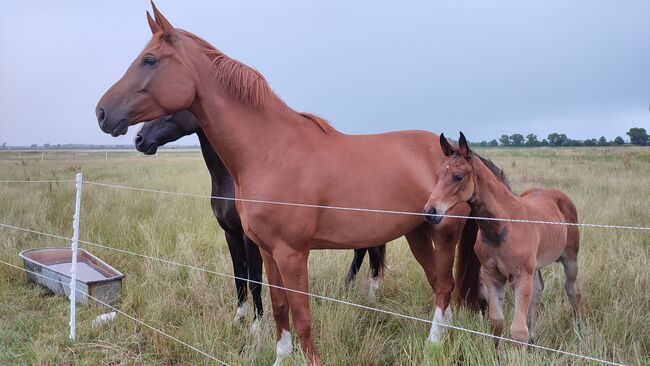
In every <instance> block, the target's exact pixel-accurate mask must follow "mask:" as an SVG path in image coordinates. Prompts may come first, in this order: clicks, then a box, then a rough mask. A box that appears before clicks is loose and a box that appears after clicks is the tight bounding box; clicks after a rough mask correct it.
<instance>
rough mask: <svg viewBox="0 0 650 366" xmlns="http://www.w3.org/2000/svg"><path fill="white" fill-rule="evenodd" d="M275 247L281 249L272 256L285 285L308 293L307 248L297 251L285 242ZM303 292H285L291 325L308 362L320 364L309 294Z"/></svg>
mask: <svg viewBox="0 0 650 366" xmlns="http://www.w3.org/2000/svg"><path fill="white" fill-rule="evenodd" d="M276 247H277V248H281V249H278V250H275V251H274V252H273V257H274V258H275V261H276V263H277V265H278V269H279V270H280V273H281V275H282V281H283V282H284V285H285V287H286V288H288V289H292V290H297V291H300V292H303V293H308V292H309V276H308V271H307V259H308V258H309V250H306V251H304V252H302V251H297V250H294V249H292V248H290V247H289V246H288V245H286V244H285V245H278V246H276ZM303 293H298V292H293V291H287V292H286V294H287V298H288V299H289V304H290V308H291V316H292V317H293V326H294V328H295V330H296V333H298V337H299V338H300V344H301V346H302V350H303V352H305V354H306V355H307V359H308V360H309V363H310V364H311V365H320V357H319V356H318V354H317V353H316V348H315V347H314V338H313V337H312V329H311V309H310V304H309V296H308V295H305V294H303ZM278 357H279V356H278Z"/></svg>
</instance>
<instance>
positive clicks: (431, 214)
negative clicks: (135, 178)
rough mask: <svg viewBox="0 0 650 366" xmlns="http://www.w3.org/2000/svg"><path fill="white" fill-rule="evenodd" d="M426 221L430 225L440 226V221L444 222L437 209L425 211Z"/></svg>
mask: <svg viewBox="0 0 650 366" xmlns="http://www.w3.org/2000/svg"><path fill="white" fill-rule="evenodd" d="M424 219H425V220H427V222H428V223H429V224H439V223H440V221H442V216H438V212H437V211H436V209H435V207H431V208H429V209H428V210H426V211H424Z"/></svg>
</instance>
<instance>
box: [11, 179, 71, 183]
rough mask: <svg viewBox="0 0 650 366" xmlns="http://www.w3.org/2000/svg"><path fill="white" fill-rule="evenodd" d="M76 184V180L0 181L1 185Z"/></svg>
mask: <svg viewBox="0 0 650 366" xmlns="http://www.w3.org/2000/svg"><path fill="white" fill-rule="evenodd" d="M70 182H75V180H74V179H61V180H0V183H70Z"/></svg>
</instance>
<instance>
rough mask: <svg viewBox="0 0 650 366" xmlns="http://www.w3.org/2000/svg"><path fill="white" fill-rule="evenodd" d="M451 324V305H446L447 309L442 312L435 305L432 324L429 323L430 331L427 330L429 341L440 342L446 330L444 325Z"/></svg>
mask: <svg viewBox="0 0 650 366" xmlns="http://www.w3.org/2000/svg"><path fill="white" fill-rule="evenodd" d="M449 324H451V306H447V310H445V312H444V313H443V312H442V309H440V307H439V306H436V312H435V314H434V315H433V324H431V331H430V332H429V339H428V341H429V342H432V343H436V342H440V340H441V339H442V336H443V334H444V332H445V330H447V327H445V325H449Z"/></svg>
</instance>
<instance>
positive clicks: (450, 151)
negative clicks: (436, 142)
mask: <svg viewBox="0 0 650 366" xmlns="http://www.w3.org/2000/svg"><path fill="white" fill-rule="evenodd" d="M440 147H441V148H442V153H443V154H445V156H446V157H450V156H452V155H454V154H455V153H456V149H454V147H453V146H451V144H450V143H449V141H447V138H446V137H445V134H444V133H441V134H440Z"/></svg>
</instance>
